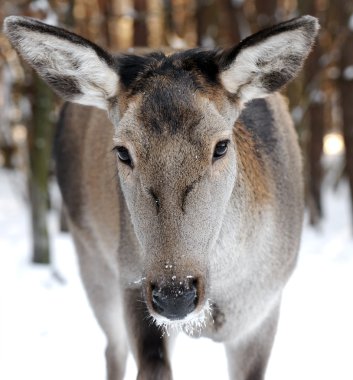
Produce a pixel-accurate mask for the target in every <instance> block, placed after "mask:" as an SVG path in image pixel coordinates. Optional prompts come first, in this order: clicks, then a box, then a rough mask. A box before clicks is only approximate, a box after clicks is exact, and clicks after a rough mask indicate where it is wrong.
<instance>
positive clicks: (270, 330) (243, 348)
mask: <svg viewBox="0 0 353 380" xmlns="http://www.w3.org/2000/svg"><path fill="white" fill-rule="evenodd" d="M278 309H279V307H276V309H275V310H274V311H273V312H272V313H271V314H270V315H269V316H268V317H267V318H266V320H265V321H264V322H263V323H262V324H261V325H260V326H259V327H258V328H257V329H256V330H255V331H253V332H251V333H250V334H248V335H247V336H245V337H244V338H242V339H240V340H237V341H236V342H235V343H229V344H226V353H227V359H228V369H229V378H230V379H232V380H264V379H265V372H266V368H267V363H268V360H269V357H270V354H271V349H272V345H273V341H274V337H275V334H276V330H277V322H278V314H279V310H278Z"/></svg>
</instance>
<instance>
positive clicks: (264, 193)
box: [5, 16, 318, 380]
mask: <svg viewBox="0 0 353 380" xmlns="http://www.w3.org/2000/svg"><path fill="white" fill-rule="evenodd" d="M317 29H318V25H317V21H316V20H315V19H314V18H312V17H309V16H305V17H303V18H298V19H295V20H292V21H289V22H287V23H283V24H280V25H278V26H275V27H273V28H271V29H268V30H265V31H263V32H261V33H259V34H257V35H255V36H252V37H249V39H246V40H245V41H243V42H242V44H241V45H239V47H237V48H234V49H233V50H231V51H228V52H218V51H206V52H205V51H202V50H191V51H186V52H182V53H175V54H172V55H170V56H166V55H164V54H163V53H158V54H151V55H146V56H136V57H134V56H118V57H115V58H113V57H112V56H110V55H109V54H108V53H105V52H104V51H102V50H100V48H98V47H97V46H95V45H93V44H91V43H90V42H88V41H86V40H84V39H81V38H80V37H78V36H75V35H71V34H70V33H68V32H66V31H63V30H61V29H57V28H53V27H47V26H44V24H41V23H39V22H36V21H33V20H30V19H26V18H17V17H11V18H10V19H8V20H7V22H6V29H5V31H6V33H7V34H8V35H9V37H10V39H11V41H12V43H13V44H14V46H15V47H16V49H17V50H18V51H19V52H20V53H21V54H22V55H23V56H24V58H25V59H27V60H28V61H29V63H30V64H31V65H32V66H33V67H35V68H36V69H37V71H38V72H39V74H41V75H42V76H43V77H44V79H47V80H48V76H47V74H46V73H47V72H48V70H49V71H50V72H51V73H52V74H53V72H52V71H53V70H54V74H53V75H54V78H55V81H53V80H52V81H50V80H49V82H51V83H50V84H51V85H52V86H53V87H55V88H56V90H57V91H59V92H61V93H65V94H67V96H66V97H67V98H69V99H71V100H73V101H76V102H79V103H83V104H96V105H97V106H99V107H101V108H105V109H106V110H107V111H108V115H109V117H108V116H107V114H106V112H103V111H101V110H97V109H95V108H87V107H84V106H82V105H73V104H69V105H67V106H66V108H65V111H64V112H63V114H62V118H61V127H60V129H59V132H58V135H57V139H56V156H57V170H58V180H59V185H60V188H61V191H62V194H63V198H64V201H65V205H66V207H67V210H68V214H69V216H70V225H71V232H72V234H73V237H74V240H75V245H76V249H77V252H78V258H79V263H80V268H81V275H82V280H83V283H84V285H85V288H86V291H87V295H88V298H89V300H90V303H91V305H92V308H93V310H94V312H95V315H96V317H97V320H98V322H99V323H100V325H101V327H102V329H103V330H104V332H105V334H106V336H107V340H108V346H107V351H106V358H107V369H108V378H109V380H118V379H122V378H123V376H124V371H125V363H126V356H127V352H128V347H129V348H130V349H131V350H132V353H133V355H134V357H135V360H136V362H137V367H138V377H137V378H138V379H139V380H143V379H150V380H156V379H157V380H158V379H160V380H168V379H172V373H171V367H170V359H169V351H170V345H171V344H172V341H173V339H172V338H173V336H174V332H175V331H176V330H178V329H183V330H184V331H186V332H187V333H189V334H193V335H197V336H207V337H209V338H211V339H213V340H215V341H220V342H223V343H224V344H225V347H226V352H227V357H228V362H229V374H230V378H232V379H234V380H262V379H264V375H265V370H266V366H267V362H268V359H269V356H270V352H271V347H272V344H273V340H274V336H275V332H276V326H277V320H278V313H279V306H280V301H281V294H282V290H283V287H284V286H285V284H286V282H287V280H288V278H289V276H290V274H291V273H292V271H293V269H294V267H295V264H296V258H297V252H298V249H299V242H300V234H301V224H302V217H303V183H302V173H301V171H302V166H301V158H300V153H299V148H298V144H297V141H296V135H295V131H294V128H293V125H292V122H291V120H290V117H289V113H288V110H287V107H286V105H285V101H284V100H283V99H282V97H281V96H280V95H279V94H276V93H272V92H273V91H275V90H277V89H278V88H279V87H281V86H283V85H284V84H285V83H286V82H287V81H288V80H290V79H292V77H293V76H294V75H295V73H296V72H297V71H298V69H299V68H300V67H301V65H302V64H303V61H304V59H305V58H306V56H307V54H308V53H309V51H310V48H311V46H312V44H313V40H314V37H315V35H316V32H317ZM23 33H26V37H24V36H23ZM32 33H33V35H32ZM31 37H33V41H32V39H31ZM47 37H48V38H49V37H50V39H51V40H50V41H52V42H55V41H56V42H57V44H59V43H60V42H61V43H62V46H64V50H63V51H61V50H60V49H58V48H57V44H55V45H53V46H51V45H50V44H49V43H47V44H46V45H45V49H44V50H45V52H46V54H48V49H49V51H51V54H52V56H51V59H50V60H48V61H47V62H46V60H44V59H43V57H42V53H43V49H42V47H41V45H40V41H42V39H43V41H44V40H45V39H46V38H47ZM291 38H293V39H294V40H295V42H294V43H293V49H291V51H288V49H287V46H282V45H281V40H282V39H284V40H285V41H286V43H287V42H288V40H290V39H291ZM24 39H26V46H25V47H24V44H23V40H24ZM28 44H29V45H28ZM76 48H77V49H78V50H79V52H80V55H78V54H76V52H75V49H76ZM271 49H272V50H271ZM259 51H260V52H266V54H265V56H263V57H260V56H259V54H258V52H259ZM269 51H272V52H273V55H274V56H272V55H271V54H272V53H271V54H270V53H269ZM278 51H279V53H278ZM37 53H38V54H39V55H41V58H40V59H37V60H36V59H34V57H35V54H37ZM61 53H63V57H64V58H65V57H66V59H67V57H72V61H75V65H72V64H70V65H64V67H61V68H60V65H58V63H60V62H62V59H63V57H62V56H61ZM277 53H278V54H277ZM49 54H50V53H49ZM82 55H83V56H89V57H91V59H92V61H91V64H92V72H91V75H90V66H89V64H87V67H85V68H84V70H83V71H82V62H83V61H82V60H81V56H82ZM249 57H250V58H249ZM206 63H207V64H206ZM283 63H285V65H286V66H288V67H286V70H284V69H283ZM48 65H49V68H48V67H47V66H48ZM74 66H75V67H74ZM249 67H255V69H254V70H255V71H251V70H250V71H249V70H248V68H249ZM100 70H103V72H101V71H100ZM240 73H243V74H244V77H241V76H240ZM60 78H66V80H64V81H62V82H61V83H59V82H60ZM68 78H69V79H68ZM232 81H233V82H232ZM112 82H113V84H114V86H116V88H114V86H112ZM270 93H272V94H270ZM264 96H267V97H266V98H265V99H255V100H253V99H254V98H256V97H264ZM111 124H113V126H114V128H112V127H111ZM220 141H229V143H228V148H227V151H226V153H225V154H224V156H223V157H220V158H219V157H217V158H218V159H215V158H214V149H215V147H216V145H217V144H218V143H219V142H220ZM113 144H114V145H115V146H116V147H124V148H126V149H128V151H129V154H130V159H129V160H128V161H124V160H123V161H121V157H120V158H119V156H118V154H117V153H116V152H115V150H112V147H113ZM158 297H159V298H160V299H158ZM141 301H142V302H141ZM157 301H158V302H160V301H161V303H160V304H159V308H157V307H156V302H157ZM178 305H181V306H180V308H183V310H184V312H185V313H188V314H187V315H186V317H185V318H184V315H183V317H180V318H178V315H179V314H178V313H179V310H178V309H179V306H178ZM164 308H169V311H170V310H171V311H172V313H173V314H167V313H165V310H164ZM165 315H170V317H165ZM180 315H181V314H180ZM163 329H166V330H167V332H168V333H170V335H168V334H164V335H163V331H162V330H163Z"/></svg>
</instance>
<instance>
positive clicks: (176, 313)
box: [151, 279, 198, 320]
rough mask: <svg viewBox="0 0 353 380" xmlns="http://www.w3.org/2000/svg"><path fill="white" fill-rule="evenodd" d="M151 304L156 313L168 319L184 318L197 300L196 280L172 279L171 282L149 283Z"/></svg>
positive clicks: (192, 309) (193, 308)
mask: <svg viewBox="0 0 353 380" xmlns="http://www.w3.org/2000/svg"><path fill="white" fill-rule="evenodd" d="M151 289H152V306H153V309H154V311H155V312H156V313H158V314H160V315H161V316H163V317H165V318H168V319H170V320H178V319H183V318H185V317H186V316H187V315H188V314H190V313H191V312H192V311H194V310H195V308H196V306H197V302H198V295H197V280H195V279H188V280H187V281H180V282H178V281H173V283H172V284H167V285H164V286H159V285H157V284H155V283H152V285H151Z"/></svg>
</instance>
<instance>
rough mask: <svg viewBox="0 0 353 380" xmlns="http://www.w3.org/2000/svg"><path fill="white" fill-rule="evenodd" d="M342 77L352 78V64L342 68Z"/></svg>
mask: <svg viewBox="0 0 353 380" xmlns="http://www.w3.org/2000/svg"><path fill="white" fill-rule="evenodd" d="M343 78H344V79H345V80H352V79H353V65H350V66H347V67H345V69H344V70H343Z"/></svg>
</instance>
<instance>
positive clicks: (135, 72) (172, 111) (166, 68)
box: [117, 49, 221, 134]
mask: <svg viewBox="0 0 353 380" xmlns="http://www.w3.org/2000/svg"><path fill="white" fill-rule="evenodd" d="M217 57H218V51H217V50H202V49H191V50H186V51H183V52H177V53H174V54H172V55H170V56H166V55H164V54H163V53H160V52H157V53H152V54H148V55H145V56H133V55H124V56H120V57H117V60H118V62H119V64H118V66H119V73H120V78H121V83H122V84H123V88H124V90H125V93H126V95H127V97H128V98H129V97H130V96H133V95H135V94H142V102H141V108H140V115H139V117H140V120H141V123H142V125H144V126H146V127H148V128H151V129H152V130H154V131H155V132H157V133H162V132H163V131H169V132H170V133H172V134H175V133H176V132H178V131H181V130H183V131H184V130H188V129H190V128H192V126H194V125H197V124H198V123H199V122H200V120H201V117H202V116H201V112H200V111H199V110H197V108H196V104H195V98H194V95H195V93H196V92H201V93H208V94H210V92H213V93H214V92H215V91H217V89H220V88H221V85H220V82H219V79H218V73H219V69H218V63H217Z"/></svg>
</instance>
